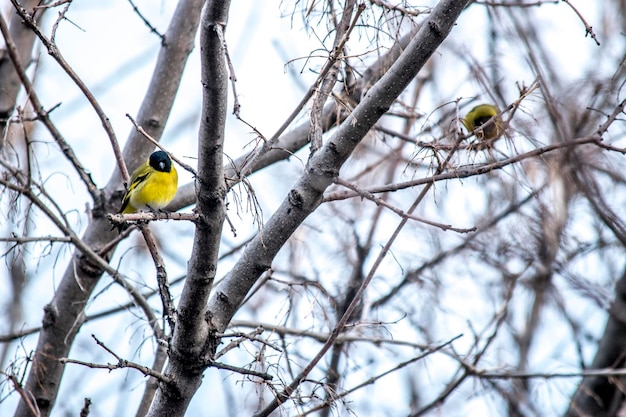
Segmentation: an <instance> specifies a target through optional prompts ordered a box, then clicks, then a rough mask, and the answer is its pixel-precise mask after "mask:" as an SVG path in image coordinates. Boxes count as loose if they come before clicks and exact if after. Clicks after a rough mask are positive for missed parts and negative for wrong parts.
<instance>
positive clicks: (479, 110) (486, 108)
mask: <svg viewBox="0 0 626 417" xmlns="http://www.w3.org/2000/svg"><path fill="white" fill-rule="evenodd" d="M499 113H500V111H499V110H498V108H497V107H496V106H494V105H492V104H479V105H478V106H476V107H474V108H473V109H472V110H470V111H469V113H467V116H465V119H462V122H463V124H464V125H465V127H466V128H467V130H469V131H470V132H473V133H474V134H475V135H476V137H477V138H478V139H479V140H494V139H497V138H499V137H500V136H502V134H503V133H504V129H503V127H502V118H501V117H500V116H498V114H499ZM494 116H496V118H495V120H493V121H492V122H491V123H489V125H487V126H485V127H484V128H482V129H479V128H480V127H481V126H482V125H484V124H485V123H487V122H488V121H489V120H490V119H491V118H492V117H494ZM476 129H478V130H476ZM475 130H476V131H475Z"/></svg>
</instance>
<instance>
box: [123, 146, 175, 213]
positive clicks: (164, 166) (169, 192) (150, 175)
mask: <svg viewBox="0 0 626 417" xmlns="http://www.w3.org/2000/svg"><path fill="white" fill-rule="evenodd" d="M177 189H178V172H176V168H174V165H173V164H172V160H171V159H170V157H169V155H168V154H167V153H166V152H163V151H156V152H153V153H152V154H151V155H150V158H148V160H147V161H146V162H145V163H144V164H143V165H141V166H140V167H139V168H137V169H136V170H135V171H134V172H133V175H131V176H130V185H129V186H128V191H126V195H124V199H123V201H122V208H121V209H120V213H122V214H128V213H136V212H137V211H143V210H149V211H155V210H159V209H162V208H163V207H165V206H166V205H167V203H169V202H170V201H172V199H173V198H174V195H175V194H176V190H177Z"/></svg>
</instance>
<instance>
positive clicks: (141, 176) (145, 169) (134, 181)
mask: <svg viewBox="0 0 626 417" xmlns="http://www.w3.org/2000/svg"><path fill="white" fill-rule="evenodd" d="M150 172H151V170H150V166H149V165H147V164H146V165H144V166H142V167H141V168H139V169H138V170H136V171H135V172H133V175H132V176H131V177H130V185H129V186H128V190H127V191H126V194H125V195H124V199H123V200H122V208H121V209H120V213H123V212H124V209H125V208H126V206H128V202H129V201H130V197H131V195H132V194H133V191H134V190H135V189H136V188H137V186H138V185H139V184H141V183H142V182H144V181H145V180H146V179H147V178H148V177H149V176H150Z"/></svg>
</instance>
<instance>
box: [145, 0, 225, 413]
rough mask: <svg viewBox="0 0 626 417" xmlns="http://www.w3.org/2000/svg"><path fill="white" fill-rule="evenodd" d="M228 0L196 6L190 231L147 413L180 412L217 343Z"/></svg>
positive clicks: (223, 196) (211, 359)
mask: <svg viewBox="0 0 626 417" xmlns="http://www.w3.org/2000/svg"><path fill="white" fill-rule="evenodd" d="M229 7H230V1H227V0H226V1H220V0H215V1H208V2H207V3H206V5H205V7H204V9H203V11H202V21H201V29H200V30H201V32H200V47H201V57H202V58H201V63H202V87H203V89H202V91H203V99H202V103H203V104H202V116H201V121H200V131H199V138H198V178H197V183H196V187H197V191H196V193H197V203H196V212H197V214H198V219H197V220H196V222H195V223H196V232H195V235H194V243H193V250H192V253H191V259H190V260H189V266H188V273H187V279H186V280H185V285H184V287H183V291H182V295H181V298H180V303H179V306H178V321H177V324H176V329H175V331H174V336H173V338H172V342H171V344H170V357H169V364H168V367H167V369H166V372H165V373H166V374H167V375H171V376H172V378H173V381H174V382H173V383H170V384H161V386H160V387H159V389H158V390H157V393H156V396H155V399H154V402H153V404H152V406H151V407H150V411H149V413H148V416H150V417H156V416H167V417H177V416H181V417H182V416H183V415H184V414H185V411H186V410H187V407H188V405H189V402H190V401H191V398H192V397H193V395H194V394H195V392H196V390H197V389H198V387H199V386H200V383H201V382H202V373H203V371H204V369H205V368H206V367H207V366H209V365H214V363H213V354H214V352H215V347H216V346H217V344H218V343H219V338H217V337H215V332H214V331H211V330H212V329H209V327H208V326H207V321H206V319H207V313H206V305H207V300H208V298H209V293H210V291H211V287H212V285H213V280H214V279H215V274H216V272H217V260H218V252H219V247H220V241H221V236H222V225H223V223H224V219H225V216H226V210H225V206H224V199H225V197H226V183H225V182H224V170H223V148H224V127H225V124H226V113H227V102H228V100H227V98H228V97H227V94H228V68H227V66H226V56H225V49H224V43H223V42H222V39H223V32H224V29H225V28H226V24H227V21H228V10H229Z"/></svg>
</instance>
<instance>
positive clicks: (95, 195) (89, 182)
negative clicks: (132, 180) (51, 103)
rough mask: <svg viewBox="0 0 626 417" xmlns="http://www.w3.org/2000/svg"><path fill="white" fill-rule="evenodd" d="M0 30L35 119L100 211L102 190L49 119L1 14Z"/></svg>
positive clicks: (32, 20) (33, 22)
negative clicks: (35, 114)
mask: <svg viewBox="0 0 626 417" xmlns="http://www.w3.org/2000/svg"><path fill="white" fill-rule="evenodd" d="M31 22H32V24H33V25H35V26H36V23H35V21H34V19H33V18H32V17H31ZM0 31H1V32H2V36H3V37H4V42H5V43H6V45H7V51H8V54H9V57H10V58H11V62H12V63H13V68H14V71H15V73H16V74H17V76H18V78H19V79H20V81H21V83H22V85H23V86H24V89H25V90H26V94H27V95H28V98H29V100H30V102H31V104H32V106H33V108H34V110H35V112H36V113H37V119H38V120H41V122H42V123H43V124H44V126H46V128H47V129H48V131H49V132H50V134H51V135H52V137H53V138H54V140H55V141H56V142H57V143H58V144H59V148H60V149H61V151H63V154H64V155H65V156H66V158H67V159H68V160H69V161H70V162H71V164H72V166H73V167H74V169H75V170H76V172H77V173H78V175H79V176H80V178H81V179H82V181H83V183H84V184H85V186H86V187H87V191H89V193H90V194H91V198H92V200H93V202H94V206H95V207H97V208H98V209H100V212H101V211H102V204H103V197H102V192H101V191H100V190H99V189H98V187H97V186H96V184H95V183H94V181H93V179H92V178H91V174H90V173H89V172H88V171H87V169H85V168H84V167H83V166H82V164H81V163H80V161H79V160H78V158H77V157H76V154H74V150H73V149H72V147H71V146H70V145H69V144H68V143H67V142H66V141H65V139H64V138H63V135H62V134H61V132H59V130H58V129H57V128H56V126H55V125H54V124H53V123H52V121H51V120H50V117H49V112H48V111H46V110H45V109H44V107H43V105H42V104H41V102H40V101H39V98H38V96H37V94H36V93H35V89H34V88H33V84H32V82H31V81H30V79H29V78H28V76H27V75H26V72H25V69H24V66H23V65H22V62H21V60H20V55H19V52H20V51H18V50H17V46H16V45H15V43H14V42H13V39H11V34H10V33H9V28H8V27H7V24H6V21H5V20H4V17H2V15H0Z"/></svg>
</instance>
